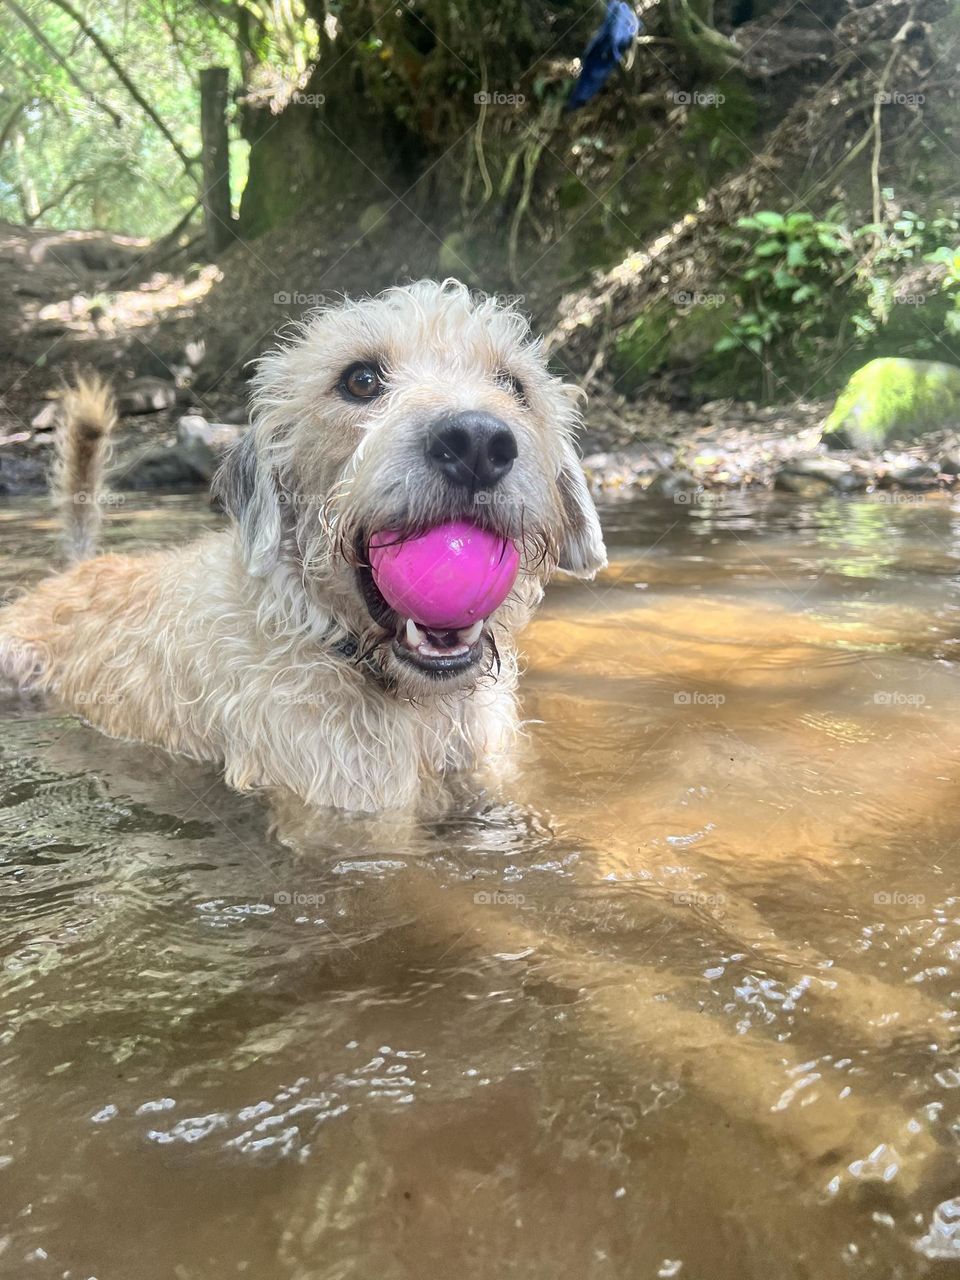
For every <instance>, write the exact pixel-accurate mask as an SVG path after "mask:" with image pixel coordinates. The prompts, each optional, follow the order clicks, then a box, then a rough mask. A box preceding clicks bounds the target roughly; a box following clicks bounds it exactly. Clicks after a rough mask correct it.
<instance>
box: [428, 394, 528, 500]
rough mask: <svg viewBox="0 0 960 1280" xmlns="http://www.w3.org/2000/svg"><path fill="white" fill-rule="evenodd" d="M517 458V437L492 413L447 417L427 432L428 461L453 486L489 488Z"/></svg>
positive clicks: (449, 415)
mask: <svg viewBox="0 0 960 1280" xmlns="http://www.w3.org/2000/svg"><path fill="white" fill-rule="evenodd" d="M516 456H517V441H516V437H515V436H514V434H513V432H512V431H511V430H510V428H509V427H508V426H507V425H506V423H504V422H501V421H500V419H499V418H495V417H494V416H493V414H492V413H480V412H479V411H475V410H469V411H468V412H465V413H451V414H447V415H446V417H443V418H440V419H439V420H438V421H437V422H435V423H434V424H433V426H432V427H431V428H430V430H429V431H428V432H427V458H428V459H429V460H430V462H432V463H433V465H434V466H435V467H437V468H438V469H439V470H440V471H442V472H443V474H444V475H445V476H446V477H447V479H448V480H449V481H450V482H451V483H452V484H458V485H463V486H465V487H466V488H469V489H492V488H493V486H494V485H495V484H498V483H499V482H500V481H501V480H502V479H503V477H504V476H505V475H506V474H507V472H508V471H509V470H510V468H511V467H512V466H513V463H514V459H515V458H516Z"/></svg>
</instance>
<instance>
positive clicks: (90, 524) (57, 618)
mask: <svg viewBox="0 0 960 1280" xmlns="http://www.w3.org/2000/svg"><path fill="white" fill-rule="evenodd" d="M578 400H579V392H578V391H577V390H576V389H575V388H573V387H570V386H566V385H564V384H563V383H562V382H560V381H559V380H558V379H557V378H555V377H553V376H552V375H551V374H550V373H549V372H548V371H547V368H546V364H545V361H544V359H543V356H542V353H541V351H540V347H539V344H538V343H537V342H535V341H532V340H531V338H530V334H529V330H528V326H527V324H526V322H525V320H524V319H523V317H522V316H520V315H519V314H518V313H517V312H516V311H515V310H513V309H511V308H507V307H502V306H499V305H498V304H497V302H496V300H494V299H490V298H480V299H478V298H477V297H476V296H474V295H472V294H471V293H469V292H468V290H467V289H466V288H464V287H463V286H462V285H460V284H457V283H455V282H450V281H448V282H446V283H443V284H437V283H434V282H430V281H423V282H421V283H418V284H414V285H411V286H409V287H406V288H395V289H389V290H387V291H386V292H385V293H383V294H381V295H379V296H378V297H375V298H367V299H363V300H360V301H356V302H348V303H346V304H344V305H343V306H340V307H337V308H332V309H329V310H325V311H321V312H319V313H317V314H316V315H314V316H313V317H312V318H310V319H309V320H308V321H307V322H305V323H304V324H303V325H302V326H301V327H300V329H299V331H298V333H297V336H296V337H295V338H294V339H293V340H291V341H289V342H288V343H287V344H286V345H284V346H283V347H281V348H280V349H278V350H277V351H275V352H273V353H272V354H270V355H268V356H266V357H265V358H264V359H263V360H262V361H261V363H260V366H259V371H258V373H257V377H256V390H255V395H254V400H253V411H252V421H253V425H252V428H251V429H250V431H249V432H248V433H247V434H246V436H245V437H244V439H243V440H242V442H241V443H240V444H239V445H238V446H237V447H236V448H235V449H234V450H233V451H232V452H231V453H230V455H229V456H228V457H227V459H226V461H225V463H224V465H223V468H222V470H221V473H220V475H219V476H218V479H217V482H216V489H217V491H218V492H219V494H220V496H221V498H222V500H223V503H224V505H225V507H226V509H227V511H228V512H229V514H230V516H231V517H232V519H231V523H230V526H229V528H228V529H226V530H225V531H223V532H218V533H215V534H212V535H209V536H207V537H205V538H202V539H201V540H199V541H198V542H196V543H194V544H193V545H191V546H188V547H178V548H176V549H173V550H164V551H156V552H151V553H149V554H146V555H142V556H136V557H134V556H116V555H104V556H99V557H96V558H94V559H79V557H81V556H86V555H89V554H90V553H91V552H92V549H93V544H94V542H95V533H96V525H97V521H98V518H99V511H100V507H101V502H100V494H99V483H100V476H101V473H102V471H103V467H104V462H105V458H106V452H107V449H108V445H109V433H110V431H111V429H112V427H113V424H114V421H115V413H114V410H113V402H112V398H111V396H110V393H109V391H108V390H107V389H106V388H105V387H104V386H103V385H102V384H100V383H99V382H97V381H96V380H92V381H87V382H85V383H82V384H81V385H80V386H79V387H78V388H77V390H76V391H74V392H73V393H71V394H70V395H69V396H68V397H67V399H66V401H65V405H64V415H63V418H64V420H63V423H62V427H61V434H60V443H59V469H58V475H57V478H56V482H57V489H58V500H59V502H60V506H61V510H62V511H64V512H65V513H66V521H65V523H66V528H67V535H68V547H69V550H70V552H71V555H72V557H73V558H74V559H77V560H78V561H79V562H78V563H76V564H75V565H74V566H73V567H72V568H71V569H69V570H68V571H66V572H65V573H62V574H59V575H57V576H56V577H52V578H48V579H46V580H45V581H43V582H41V583H40V584H39V586H37V587H35V588H34V589H33V590H32V591H31V592H30V593H29V594H27V595H26V596H24V597H23V598H22V599H20V600H18V601H16V602H15V603H14V604H12V605H10V606H9V607H8V608H6V609H5V610H3V611H2V612H0V665H2V667H3V669H4V671H5V672H6V673H7V674H8V675H10V676H12V677H13V678H14V679H15V680H17V681H18V682H19V683H21V684H23V685H29V686H32V687H35V688H42V689H46V690H50V691H51V692H53V693H54V694H56V695H57V697H59V699H60V700H61V701H62V702H63V703H64V704H65V705H66V706H68V707H69V708H71V709H73V710H75V711H77V712H79V713H80V714H81V715H83V716H84V717H85V718H86V719H87V720H89V721H91V722H92V723H93V724H95V725H96V726H97V727H99V728H100V729H102V730H103V731H104V732H106V733H108V734H112V735H114V736H116V737H122V738H128V739H132V740H136V741H141V742H150V743H155V744H158V745H160V746H163V747H165V748H166V749H167V750H169V751H174V752H182V753H185V754H186V755H189V756H193V757H195V758H197V759H204V760H216V761H219V762H221V763H222V765H223V767H224V770H225V776H226V780H227V782H228V783H229V784H231V785H232V786H234V787H238V788H249V787H261V786H265V787H281V788H287V789H289V790H290V791H292V792H294V793H295V794H296V795H298V796H299V797H300V798H301V799H303V800H305V801H307V802H308V803H310V804H320V805H335V806H338V807H340V808H345V809H353V810H367V811H377V810H381V809H392V808H398V807H406V806H409V805H411V804H415V803H416V802H417V800H418V799H419V798H420V797H421V796H422V795H423V794H424V793H425V791H427V790H429V789H431V788H433V789H435V788H436V787H437V786H438V785H442V783H443V781H444V779H446V778H449V777H450V776H451V775H452V774H454V773H455V772H457V771H460V770H472V769H475V768H477V767H479V766H490V765H491V764H495V763H496V761H497V759H498V758H502V756H503V753H504V752H506V751H507V750H508V748H509V744H510V741H511V739H512V736H513V734H514V731H515V726H516V706H515V692H514V691H515V686H516V680H517V654H516V635H517V633H518V631H519V630H520V629H521V627H522V626H523V625H524V624H525V623H526V622H527V620H528V619H529V617H530V615H531V613H532V611H533V610H534V608H535V607H536V605H537V604H538V603H539V601H540V599H541V596H542V591H543V584H544V582H545V581H546V579H547V578H548V577H549V575H550V574H551V572H552V571H553V570H554V569H555V568H556V567H558V566H559V567H560V568H563V569H566V570H568V571H570V572H571V573H574V574H578V575H580V576H592V575H593V574H594V573H595V572H596V571H597V570H598V569H599V568H601V567H602V566H603V565H604V564H605V563H606V557H605V552H604V546H603V540H602V536H601V532H600V525H599V522H598V520H597V515H596V511H595V509H594V506H593V503H592V501H591V499H590V496H589V493H588V491H587V487H586V484H585V482H584V478H583V473H582V471H581V468H580V466H579V463H578V461H577V458H576V455H575V453H574V448H573V437H574V432H575V429H576V427H577V424H578V412H577V404H578ZM463 517H469V518H470V519H471V520H473V521H474V522H475V523H477V524H480V525H482V526H484V527H486V528H488V529H490V530H492V531H494V532H496V533H498V534H499V535H501V536H503V537H505V538H510V539H512V540H513V541H514V542H515V543H516V544H517V546H518V548H519V549H520V555H521V570H520V575H519V577H518V579H517V583H516V585H515V587H514V588H513V590H512V591H511V593H510V595H509V596H508V597H507V599H506V600H505V602H504V603H503V604H502V605H501V606H500V607H499V608H498V609H497V610H496V611H495V612H494V613H493V614H492V615H491V616H490V617H489V618H487V619H485V621H484V622H483V624H482V626H474V627H471V628H465V629H463V630H462V631H459V632H449V631H448V632H444V633H440V634H437V633H434V632H429V633H426V632H425V631H424V630H423V629H422V628H419V627H417V626H416V625H415V623H413V624H411V623H410V622H409V621H408V620H407V619H406V618H401V617H399V616H398V615H397V614H396V613H394V611H393V610H392V609H391V608H390V607H389V606H388V605H387V602H386V601H385V600H384V598H383V597H382V595H381V594H380V592H379V591H378V589H377V587H376V585H375V583H374V581H373V577H372V574H371V573H370V570H369V567H368V565H367V563H366V549H367V546H368V543H369V539H370V537H371V536H372V535H373V534H375V533H377V532H379V531H382V530H385V529H393V530H401V531H402V530H411V531H413V530H422V529H426V528H429V527H432V526H434V525H436V524H439V523H441V522H444V521H447V520H452V519H458V518H463Z"/></svg>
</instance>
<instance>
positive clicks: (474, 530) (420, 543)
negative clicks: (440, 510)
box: [367, 520, 520, 634]
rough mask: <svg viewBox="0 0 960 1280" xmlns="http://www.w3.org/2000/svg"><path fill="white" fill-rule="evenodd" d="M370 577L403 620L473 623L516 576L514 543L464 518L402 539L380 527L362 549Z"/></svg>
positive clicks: (449, 625) (436, 627) (444, 627)
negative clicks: (364, 550)
mask: <svg viewBox="0 0 960 1280" xmlns="http://www.w3.org/2000/svg"><path fill="white" fill-rule="evenodd" d="M367 554H368V556H369V559H370V568H371V570H372V572H373V580H374V582H376V584H377V588H378V590H379V592H380V594H381V595H382V596H383V598H384V599H385V600H386V602H387V604H388V605H390V607H391V608H392V609H395V610H396V611H397V613H399V614H400V616H401V617H402V618H407V619H410V620H411V621H412V622H414V623H416V624H419V625H421V626H423V627H428V628H430V629H431V630H432V631H459V630H461V629H462V628H464V627H469V628H471V631H472V629H473V627H474V624H480V625H478V626H477V628H476V629H477V632H478V634H479V631H480V626H482V623H483V620H484V619H485V618H488V617H489V616H490V614H491V613H493V611H494V610H495V609H496V608H498V607H499V606H500V605H501V604H502V603H503V601H504V600H505V599H506V597H507V594H508V592H509V591H510V588H511V587H512V586H513V584H514V582H515V581H516V579H517V571H518V569H519V567H520V554H519V552H518V551H517V548H516V546H515V545H514V544H513V543H512V542H510V541H508V540H507V539H505V538H500V537H498V536H497V535H496V534H494V533H490V532H489V531H488V530H486V529H481V528H479V527H478V526H477V525H475V524H471V523H470V522H469V521H467V520H452V521H450V522H449V523H448V524H441V525H437V526H436V528H433V529H428V530H427V532H426V533H421V534H418V535H417V536H415V537H409V538H404V536H403V534H401V533H396V532H394V531H392V530H388V529H385V530H383V531H382V532H380V533H376V534H374V535H373V537H372V538H371V539H370V544H369V547H368V549H367Z"/></svg>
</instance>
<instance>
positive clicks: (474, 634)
mask: <svg viewBox="0 0 960 1280" xmlns="http://www.w3.org/2000/svg"><path fill="white" fill-rule="evenodd" d="M483 623H484V619H483V618H478V619H477V621H476V622H475V623H474V624H473V626H472V627H470V628H469V630H466V631H461V632H460V633H459V635H460V639H461V640H462V641H463V643H464V644H465V645H472V644H476V643H477V641H478V640H479V639H480V632H481V631H482V630H483Z"/></svg>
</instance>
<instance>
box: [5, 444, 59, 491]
mask: <svg viewBox="0 0 960 1280" xmlns="http://www.w3.org/2000/svg"><path fill="white" fill-rule="evenodd" d="M46 485H47V466H46V462H45V460H44V459H43V458H42V457H41V456H39V455H37V454H19V453H13V452H12V451H8V450H4V451H3V452H2V453H0V495H2V496H3V497H5V498H6V497H13V496H15V495H17V494H20V493H36V492H39V491H40V490H42V489H45V488H46Z"/></svg>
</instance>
